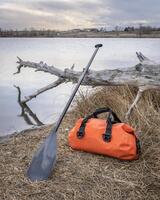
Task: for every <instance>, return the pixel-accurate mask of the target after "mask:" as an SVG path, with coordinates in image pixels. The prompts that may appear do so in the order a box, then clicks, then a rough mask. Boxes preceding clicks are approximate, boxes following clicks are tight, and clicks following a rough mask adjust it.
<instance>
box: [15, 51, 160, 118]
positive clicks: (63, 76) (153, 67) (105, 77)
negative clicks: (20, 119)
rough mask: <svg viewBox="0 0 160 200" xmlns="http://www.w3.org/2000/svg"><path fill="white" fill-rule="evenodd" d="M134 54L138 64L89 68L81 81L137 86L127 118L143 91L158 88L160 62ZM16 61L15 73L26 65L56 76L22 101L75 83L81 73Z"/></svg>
mask: <svg viewBox="0 0 160 200" xmlns="http://www.w3.org/2000/svg"><path fill="white" fill-rule="evenodd" d="M136 54H137V57H138V59H139V61H140V63H139V64H137V65H135V66H133V67H127V68H116V69H105V70H100V71H93V70H89V72H88V74H87V75H86V76H85V78H84V80H83V83H82V84H83V85H89V86H113V85H114V86H122V85H131V86H136V87H138V88H139V91H138V94H137V97H136V99H135V100H134V102H133V104H132V105H131V107H130V108H129V110H128V112H127V113H126V119H128V117H129V115H130V114H131V111H132V110H133V107H134V106H135V105H136V104H137V102H138V101H139V99H140V97H141V96H142V94H143V92H144V91H146V90H149V89H156V90H159V89H160V64H157V63H156V62H155V61H152V60H150V59H149V58H147V57H145V56H144V55H143V54H142V53H141V52H139V53H137V52H136ZM17 63H18V64H19V65H18V67H17V68H18V71H17V72H16V73H15V74H18V73H20V71H21V69H22V67H28V68H33V69H35V70H36V71H43V72H46V73H50V74H52V75H55V76H57V77H58V80H57V81H55V82H54V83H52V84H50V85H48V86H46V87H44V88H41V89H39V90H38V91H37V92H35V93H33V94H32V95H29V96H28V97H25V99H24V100H23V102H27V101H29V100H31V99H32V98H34V97H36V96H37V95H39V94H41V93H42V92H45V91H46V90H48V89H51V88H53V87H56V86H58V85H60V84H61V83H63V82H65V81H67V82H73V83H76V82H77V81H78V79H79V77H80V75H81V73H82V72H81V71H75V70H73V68H74V67H73V66H72V68H71V69H68V68H67V69H65V70H64V71H63V70H60V69H58V68H56V67H54V66H49V65H47V64H46V63H44V62H42V61H41V62H40V63H35V62H30V61H23V60H22V59H20V58H19V57H18V61H17Z"/></svg>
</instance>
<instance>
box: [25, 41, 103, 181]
mask: <svg viewBox="0 0 160 200" xmlns="http://www.w3.org/2000/svg"><path fill="white" fill-rule="evenodd" d="M100 47H102V44H97V45H95V48H96V49H95V51H94V53H93V55H92V57H91V59H90V61H89V62H88V65H87V66H86V67H85V69H84V71H83V72H82V74H81V76H80V78H79V80H78V83H77V85H76V87H75V88H74V91H73V93H72V95H71V97H70V98H69V100H68V102H67V104H66V106H65V108H64V110H63V112H62V114H61V115H60V117H59V119H58V121H57V122H56V125H55V126H54V127H53V129H52V130H51V132H50V134H49V136H48V137H47V138H46V140H45V141H44V142H43V143H42V145H41V146H40V148H39V149H38V151H37V152H36V153H35V154H34V156H33V158H32V161H31V164H30V166H29V168H28V170H27V177H28V178H29V179H30V180H31V181H42V180H47V179H48V177H49V176H50V174H51V172H52V170H53V168H54V166H55V163H56V154H57V130H58V128H59V126H60V124H61V122H62V120H63V117H64V116H65V114H66V112H67V110H68V108H69V106H70V104H71V102H72V100H73V98H74V96H75V94H76V92H77V90H78V88H79V86H80V85H81V83H82V81H83V79H84V77H85V75H86V73H87V71H88V69H89V67H90V65H91V63H92V61H93V59H94V57H95V55H96V53H97V51H98V49H99V48H100Z"/></svg>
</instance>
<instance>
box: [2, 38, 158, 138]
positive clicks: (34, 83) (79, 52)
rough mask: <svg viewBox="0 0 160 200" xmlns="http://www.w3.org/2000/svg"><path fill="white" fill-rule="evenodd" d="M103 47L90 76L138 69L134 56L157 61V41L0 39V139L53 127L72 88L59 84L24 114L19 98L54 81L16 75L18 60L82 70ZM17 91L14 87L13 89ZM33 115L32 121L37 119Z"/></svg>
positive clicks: (31, 72) (41, 76)
mask: <svg viewBox="0 0 160 200" xmlns="http://www.w3.org/2000/svg"><path fill="white" fill-rule="evenodd" d="M96 43H102V44H103V48H101V49H100V50H99V52H98V54H97V56H96V58H95V60H94V62H93V64H92V66H91V68H92V69H94V70H101V69H112V68H116V67H126V66H132V65H135V64H137V58H136V54H135V52H136V51H141V52H142V53H144V54H145V55H146V56H148V57H150V58H151V59H155V60H157V61H159V60H160V39H112V38H111V39H108V38H106V39H102V38H101V39H98V38H96V39H95V38H91V39H89V38H86V39H83V38H82V39H76V38H75V39H71V38H45V39H41V38H36V39H30V38H23V39H22V38H0V136H2V135H6V134H10V133H12V132H15V131H20V130H23V129H25V128H30V127H32V126H36V125H37V124H38V125H39V124H41V123H43V124H48V123H52V122H54V121H55V120H56V119H57V117H58V116H59V113H60V112H61V111H62V110H63V108H64V105H65V103H66V102H67V100H68V98H69V96H70V94H71V92H72V89H73V87H74V85H72V84H71V83H67V84H62V85H60V86H59V87H57V88H54V89H52V90H49V91H47V92H45V93H43V94H41V95H39V96H38V97H37V98H36V99H33V100H31V101H30V102H28V104H27V106H26V107H24V108H22V106H21V105H20V104H19V103H18V94H20V92H21V98H22V99H23V98H24V96H27V95H29V94H31V93H33V92H34V91H36V90H37V89H39V88H41V87H44V86H46V85H47V84H50V83H52V82H53V81H54V80H56V77H54V76H52V75H50V74H47V73H43V72H34V70H33V69H29V68H25V69H24V68H23V69H22V72H21V73H20V74H17V75H13V73H14V72H16V67H17V64H16V61H17V58H16V56H19V57H20V58H22V59H24V60H30V61H34V62H39V61H45V62H46V63H47V64H49V65H52V64H53V65H54V66H55V67H58V68H60V69H65V68H66V67H71V66H72V65H73V63H74V64H75V70H82V68H84V67H85V65H86V64H87V62H88V60H89V59H90V57H91V55H92V53H93V51H94V48H93V47H94V45H95V44H96ZM15 86H16V87H15ZM35 114H36V115H35Z"/></svg>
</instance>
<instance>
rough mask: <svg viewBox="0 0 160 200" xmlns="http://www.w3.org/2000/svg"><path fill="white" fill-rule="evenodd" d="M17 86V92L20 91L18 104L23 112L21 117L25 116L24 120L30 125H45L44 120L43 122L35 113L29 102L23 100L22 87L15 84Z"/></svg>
mask: <svg viewBox="0 0 160 200" xmlns="http://www.w3.org/2000/svg"><path fill="white" fill-rule="evenodd" d="M14 87H15V88H17V92H18V98H17V101H18V104H19V106H20V107H21V114H20V115H18V116H20V117H23V119H24V121H25V122H26V123H27V124H28V125H34V126H42V125H44V124H43V122H41V121H40V120H39V119H38V117H37V115H36V114H35V113H33V111H32V110H31V108H30V107H29V106H28V105H27V103H25V102H23V101H22V98H21V89H20V87H19V86H15V85H14Z"/></svg>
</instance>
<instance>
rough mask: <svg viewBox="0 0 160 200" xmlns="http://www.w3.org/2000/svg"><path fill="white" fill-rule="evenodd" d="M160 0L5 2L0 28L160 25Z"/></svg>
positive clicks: (1, 8)
mask: <svg viewBox="0 0 160 200" xmlns="http://www.w3.org/2000/svg"><path fill="white" fill-rule="evenodd" d="M159 7H160V2H159V0H152V1H151V0H134V1H133V0H126V1H125V0H92V1H91V0H88V1H86V0H28V1H25V0H12V1H11V0H1V1H0V27H2V28H18V29H23V28H25V27H27V28H29V27H35V28H53V29H71V28H83V27H100V26H106V27H114V26H116V25H120V26H127V25H136V24H137V25H138V23H143V24H148V25H154V26H159V25H160V24H159V21H160V14H159Z"/></svg>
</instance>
